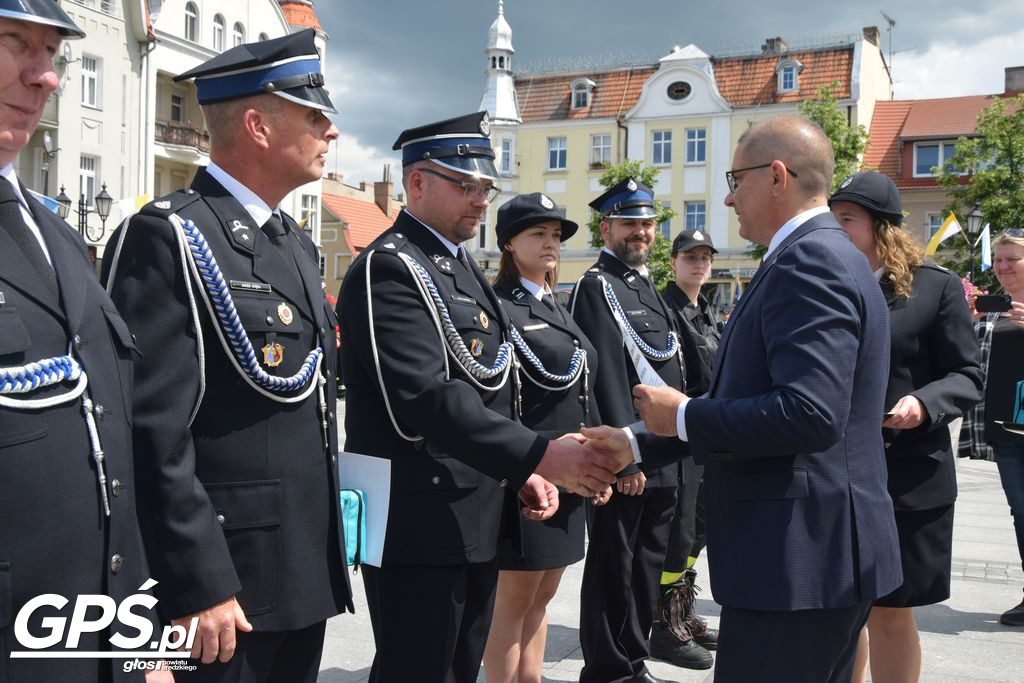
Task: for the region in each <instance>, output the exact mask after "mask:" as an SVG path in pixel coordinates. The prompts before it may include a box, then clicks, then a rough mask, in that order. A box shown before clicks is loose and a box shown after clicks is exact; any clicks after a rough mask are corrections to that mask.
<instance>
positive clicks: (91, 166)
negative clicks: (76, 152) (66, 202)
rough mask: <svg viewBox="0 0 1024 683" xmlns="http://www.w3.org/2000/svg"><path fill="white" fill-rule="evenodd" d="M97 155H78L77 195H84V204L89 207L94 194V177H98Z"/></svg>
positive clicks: (91, 204)
mask: <svg viewBox="0 0 1024 683" xmlns="http://www.w3.org/2000/svg"><path fill="white" fill-rule="evenodd" d="M99 165H100V160H99V157H95V156H92V155H91V154H82V155H81V156H79V157H78V196H79V197H81V196H83V195H84V196H85V205H86V206H88V207H89V208H90V209H91V208H92V206H93V198H94V197H95V196H96V194H97V191H96V179H97V178H98V177H99V175H100V174H99Z"/></svg>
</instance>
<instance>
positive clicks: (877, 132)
mask: <svg viewBox="0 0 1024 683" xmlns="http://www.w3.org/2000/svg"><path fill="white" fill-rule="evenodd" d="M913 106H914V103H913V102H911V101H906V100H894V101H891V102H884V101H882V102H875V112H874V114H873V115H872V116H871V130H870V144H869V145H868V149H867V151H866V152H865V153H864V165H865V166H867V167H869V168H873V169H877V170H878V172H879V173H884V174H885V175H887V176H889V177H890V178H895V177H896V176H898V175H899V174H900V163H901V159H900V131H901V130H903V122H904V121H906V120H907V114H909V113H910V109H911V108H912V107H913Z"/></svg>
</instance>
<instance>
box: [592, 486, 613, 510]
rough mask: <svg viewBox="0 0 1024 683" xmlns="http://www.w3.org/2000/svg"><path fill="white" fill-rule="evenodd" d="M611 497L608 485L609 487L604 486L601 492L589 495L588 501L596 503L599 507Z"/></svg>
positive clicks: (610, 489) (610, 488)
mask: <svg viewBox="0 0 1024 683" xmlns="http://www.w3.org/2000/svg"><path fill="white" fill-rule="evenodd" d="M611 497H612V487H611V486H609V487H607V488H605V490H604V491H601V493H599V494H597V495H596V496H591V497H590V502H591V503H592V504H593V505H596V506H597V507H601V506H602V505H604V504H605V503H607V502H608V501H609V500H611Z"/></svg>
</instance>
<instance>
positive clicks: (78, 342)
mask: <svg viewBox="0 0 1024 683" xmlns="http://www.w3.org/2000/svg"><path fill="white" fill-rule="evenodd" d="M74 342H75V346H81V345H82V337H81V336H79V335H77V334H76V335H75V339H74Z"/></svg>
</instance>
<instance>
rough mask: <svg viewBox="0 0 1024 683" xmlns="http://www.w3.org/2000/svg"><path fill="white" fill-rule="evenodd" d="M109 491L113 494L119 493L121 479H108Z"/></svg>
mask: <svg viewBox="0 0 1024 683" xmlns="http://www.w3.org/2000/svg"><path fill="white" fill-rule="evenodd" d="M110 492H111V493H113V494H114V495H115V496H119V495H121V480H120V479H111V480H110Z"/></svg>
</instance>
